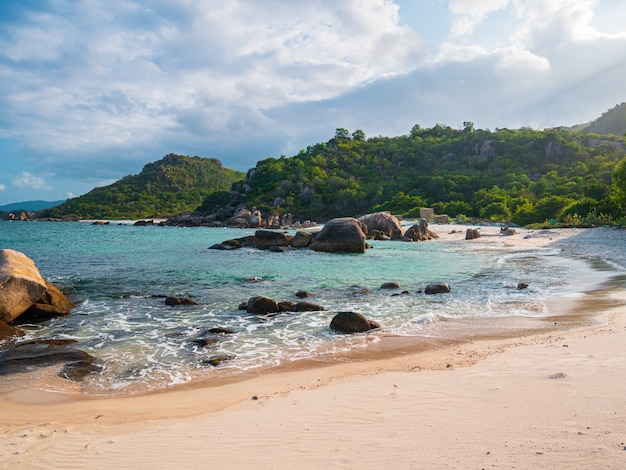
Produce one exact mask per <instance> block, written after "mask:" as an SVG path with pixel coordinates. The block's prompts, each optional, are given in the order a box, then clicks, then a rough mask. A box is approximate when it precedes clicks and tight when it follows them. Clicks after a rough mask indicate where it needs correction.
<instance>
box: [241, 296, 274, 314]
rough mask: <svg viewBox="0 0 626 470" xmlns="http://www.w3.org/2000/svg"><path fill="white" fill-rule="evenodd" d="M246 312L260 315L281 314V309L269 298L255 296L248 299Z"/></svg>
mask: <svg viewBox="0 0 626 470" xmlns="http://www.w3.org/2000/svg"><path fill="white" fill-rule="evenodd" d="M246 311H247V312H248V313H255V314H258V315H267V314H268V313H276V312H279V311H280V307H279V306H278V302H276V301H275V300H273V299H270V298H269V297H262V296H255V297H251V298H250V299H248V305H247V306H246Z"/></svg>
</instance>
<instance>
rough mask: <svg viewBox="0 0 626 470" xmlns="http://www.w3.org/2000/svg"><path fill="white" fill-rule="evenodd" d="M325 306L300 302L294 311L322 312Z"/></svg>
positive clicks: (294, 307)
mask: <svg viewBox="0 0 626 470" xmlns="http://www.w3.org/2000/svg"><path fill="white" fill-rule="evenodd" d="M322 310H324V307H322V306H321V305H317V304H314V303H311V302H298V303H296V304H295V305H294V306H293V311H294V312H320V311H322Z"/></svg>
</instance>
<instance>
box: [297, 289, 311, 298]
mask: <svg viewBox="0 0 626 470" xmlns="http://www.w3.org/2000/svg"><path fill="white" fill-rule="evenodd" d="M314 295H315V294H313V292H307V291H305V290H299V291H297V292H296V294H295V296H296V297H298V298H299V299H305V298H307V297H313V296H314Z"/></svg>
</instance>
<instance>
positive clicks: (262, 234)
mask: <svg viewBox="0 0 626 470" xmlns="http://www.w3.org/2000/svg"><path fill="white" fill-rule="evenodd" d="M291 240H293V235H287V234H286V233H284V232H275V231H273V230H257V231H256V232H254V246H255V247H256V248H258V249H259V250H269V249H271V248H273V247H285V246H289V244H290V243H291Z"/></svg>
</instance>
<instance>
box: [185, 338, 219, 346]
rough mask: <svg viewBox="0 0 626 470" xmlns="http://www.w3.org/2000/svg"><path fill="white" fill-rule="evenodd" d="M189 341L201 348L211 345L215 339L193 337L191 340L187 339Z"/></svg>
mask: <svg viewBox="0 0 626 470" xmlns="http://www.w3.org/2000/svg"><path fill="white" fill-rule="evenodd" d="M189 342H190V343H193V344H195V345H196V346H199V347H201V348H206V347H208V346H213V345H214V344H216V343H217V340H216V339H215V338H194V339H192V340H189Z"/></svg>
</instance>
